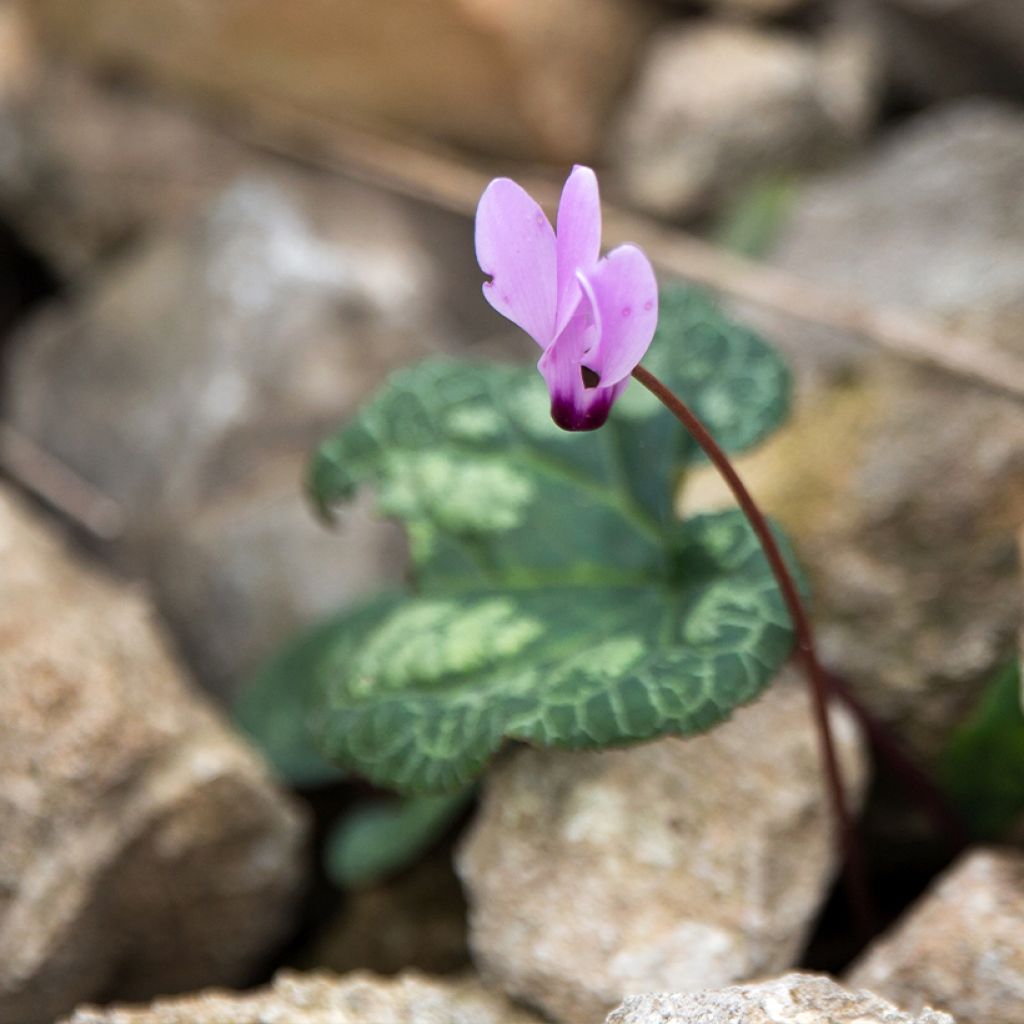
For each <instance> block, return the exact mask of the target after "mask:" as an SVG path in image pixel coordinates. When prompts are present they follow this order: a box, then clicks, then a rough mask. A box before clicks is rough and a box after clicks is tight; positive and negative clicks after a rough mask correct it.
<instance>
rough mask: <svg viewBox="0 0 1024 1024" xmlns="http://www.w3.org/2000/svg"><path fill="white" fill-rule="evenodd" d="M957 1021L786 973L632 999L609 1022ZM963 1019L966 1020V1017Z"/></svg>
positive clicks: (881, 1023)
mask: <svg viewBox="0 0 1024 1024" xmlns="http://www.w3.org/2000/svg"><path fill="white" fill-rule="evenodd" d="M826 1021H827V1022H828V1024H956V1022H955V1021H954V1020H953V1018H952V1017H950V1016H948V1015H947V1014H945V1013H936V1012H934V1011H932V1010H924V1011H922V1012H921V1013H917V1014H911V1013H903V1012H902V1011H901V1010H898V1009H896V1007H895V1006H893V1005H892V1004H891V1003H887V1002H885V1000H883V999H879V998H878V997H877V996H874V995H872V994H871V993H870V992H847V991H846V990H845V989H843V988H842V987H840V986H839V985H837V984H836V983H835V982H834V981H831V980H830V979H828V978H825V977H821V976H817V975H812V974H787V975H785V976H784V977H782V978H776V979H774V980H772V981H763V982H760V983H759V984H757V985H736V986H734V987H732V988H725V989H720V990H719V991H711V992H699V993H695V994H683V995H674V994H673V995H660V994H653V995H642V996H633V997H631V998H630V999H627V1000H626V1001H625V1002H624V1003H623V1004H622V1006H620V1007H619V1009H617V1010H616V1011H615V1012H614V1013H613V1014H612V1015H611V1016H610V1017H609V1018H608V1021H607V1024H782V1022H786V1024H789V1022H792V1024H798V1022H799V1024H819V1022H820V1024H825V1022H826ZM961 1024H963V1022H962V1021H961Z"/></svg>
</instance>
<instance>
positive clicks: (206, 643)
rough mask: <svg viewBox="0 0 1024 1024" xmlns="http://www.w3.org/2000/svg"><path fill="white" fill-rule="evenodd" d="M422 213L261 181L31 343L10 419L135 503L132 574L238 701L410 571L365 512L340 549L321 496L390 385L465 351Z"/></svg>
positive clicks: (338, 192)
mask: <svg viewBox="0 0 1024 1024" xmlns="http://www.w3.org/2000/svg"><path fill="white" fill-rule="evenodd" d="M314 210H315V211H316V214H315V215H316V222H315V223H316V227H315V228H314V227H313V223H314V222H313V216H314V214H313V211H314ZM405 210H406V208H405V207H402V206H399V205H395V204H393V203H391V202H390V201H389V200H387V199H385V198H384V197H382V196H381V195H380V194H378V193H374V192H372V191H370V190H368V189H366V188H362V187H355V186H348V187H344V186H342V184H341V183H339V182H335V181H333V180H329V179H327V180H323V181H311V182H308V183H306V185H305V187H304V188H303V189H298V188H295V187H293V186H292V185H290V184H288V183H287V182H285V183H278V182H275V181H273V180H270V179H267V180H264V179H253V178H243V179H241V180H240V181H238V182H236V183H235V184H234V185H232V186H231V187H230V188H228V189H227V190H226V191H224V192H223V193H221V194H220V195H219V196H218V197H216V199H215V200H214V201H212V202H211V203H210V204H209V205H208V206H207V207H205V208H204V210H203V212H202V215H201V216H199V217H198V218H197V219H196V220H194V221H193V222H191V223H190V226H189V227H188V229H187V230H185V231H183V232H180V233H179V232H168V233H167V234H163V235H160V236H159V237H155V238H154V239H152V240H151V241H149V242H146V243H144V244H141V245H140V246H138V247H136V248H135V249H134V250H132V251H131V252H130V253H129V254H128V255H127V256H126V258H125V259H124V260H123V261H121V262H120V263H119V264H118V265H117V266H116V267H113V268H111V269H110V270H109V272H108V273H107V274H106V275H104V276H103V277H102V278H101V279H100V280H98V281H97V282H96V283H95V284H94V286H93V287H92V288H90V289H87V290H85V291H84V293H83V294H81V295H80V296H79V297H77V298H76V299H74V300H72V301H71V302H70V303H68V304H67V305H66V306H63V307H60V308H51V309H49V310H47V311H46V312H45V313H44V314H42V315H40V316H39V317H38V318H36V319H35V320H34V321H33V322H32V323H31V324H30V325H29V326H28V327H27V328H26V329H25V331H24V332H23V333H22V334H21V335H20V336H19V337H18V338H16V339H15V341H14V343H13V346H12V353H13V354H12V359H11V364H10V371H9V375H8V384H9V391H8V394H9V399H8V401H9V409H10V416H11V419H12V421H13V422H14V423H15V424H16V425H17V426H18V427H19V428H20V429H21V430H22V431H23V432H24V433H25V434H27V435H29V436H30V437H31V438H32V439H34V440H35V441H36V442H37V443H39V444H41V445H42V446H43V447H44V448H45V449H47V450H48V451H50V452H51V453H53V454H54V455H56V456H57V457H58V458H60V459H62V460H64V461H65V462H66V463H67V464H68V465H70V466H71V467H72V468H74V469H75V470H77V471H78V472H79V473H80V474H81V475H82V476H83V477H85V478H86V479H88V480H90V481H91V482H92V483H94V484H95V485H97V486H98V487H99V488H100V489H101V490H104V491H106V492H107V493H108V494H109V495H110V496H112V497H113V498H114V499H115V500H117V501H118V502H120V504H121V505H122V507H123V509H124V511H125V515H126V518H127V521H128V528H127V530H126V532H125V535H124V537H123V538H122V539H121V540H120V542H119V543H118V544H117V545H116V546H115V547H114V549H113V555H114V557H115V558H116V561H117V563H118V565H119V566H120V568H122V569H123V570H124V571H126V572H129V573H132V574H136V575H141V576H143V577H144V578H147V579H150V580H151V581H152V582H153V585H154V587H155V591H156V597H157V600H158V603H159V605H160V606H161V608H162V610H163V611H164V613H165V614H166V615H167V617H168V619H169V620H170V622H171V623H172V624H173V625H174V626H175V627H176V628H177V630H178V632H179V635H180V637H181V639H182V643H183V644H184V646H185V648H186V651H187V652H188V653H189V655H190V656H191V658H192V660H193V662H194V664H195V666H196V668H197V671H198V672H199V674H200V677H201V679H202V681H203V682H204V683H205V684H207V685H209V686H210V687H211V688H212V689H214V690H215V691H217V692H219V693H223V694H226V693H227V692H229V691H230V689H231V687H232V686H233V684H234V682H235V681H236V680H237V679H238V678H239V677H240V676H242V675H244V674H245V673H247V672H248V671H249V670H251V668H252V667H253V665H254V664H255V663H256V662H257V661H259V660H260V659H261V658H262V657H265V656H266V655H267V654H268V653H269V652H270V651H272V650H273V649H274V648H275V647H276V645H277V644H278V643H279V642H281V641H282V640H283V639H284V638H285V637H286V636H288V635H290V634H291V633H292V632H293V630H294V629H295V628H296V627H297V626H298V625H300V624H303V623H306V622H308V621H309V620H310V619H312V618H314V617H317V616H319V615H321V614H325V613H327V612H329V611H331V612H333V611H335V610H336V609H337V608H338V607H340V606H342V605H344V604H345V603H346V602H347V601H350V600H352V599H353V598H354V597H356V596H360V595H362V594H363V593H365V592H366V591H367V590H372V589H376V588H377V587H378V586H380V585H381V583H382V581H394V580H397V579H398V578H400V576H401V574H402V572H403V568H404V564H405V561H404V547H403V543H402V541H401V535H400V533H399V531H398V529H397V528H396V527H395V526H394V525H392V524H387V523H384V522H381V521H378V520H376V519H374V518H373V517H372V516H371V515H370V513H369V507H368V503H363V504H361V505H357V506H356V507H355V508H354V509H352V510H350V511H347V512H346V513H345V514H344V515H343V516H342V517H341V526H340V529H339V530H338V531H337V532H335V533H332V532H330V531H328V530H325V529H324V528H323V526H322V524H320V523H318V522H317V521H316V520H315V518H314V516H313V515H312V514H311V512H310V511H309V509H308V508H307V506H306V503H305V501H304V498H303V496H302V478H303V474H304V469H305V464H306V460H307V458H308V455H309V452H310V451H311V449H312V448H313V446H314V445H315V444H316V443H318V442H319V441H320V440H321V439H322V438H323V437H324V436H325V435H326V434H327V432H328V431H329V430H330V429H333V428H334V427H335V426H336V425H337V424H338V423H340V422H341V421H343V420H344V419H345V417H346V416H348V415H351V413H352V412H353V411H354V409H355V408H356V406H357V405H358V404H360V403H361V402H362V401H363V400H364V399H365V398H366V397H367V396H368V395H369V393H370V392H371V391H372V389H373V388H374V387H375V386H376V385H377V384H379V383H380V382H381V381H382V379H383V378H384V377H385V375H386V374H387V372H388V371H389V370H390V369H392V368H394V367H396V366H398V365H399V364H402V363H405V362H408V361H410V360H413V359H415V358H418V357H421V356H423V355H426V354H428V353H429V352H432V351H436V350H437V349H438V348H441V347H451V344H452V340H451V339H452V333H455V332H452V331H450V330H449V327H448V326H447V325H448V323H449V322H450V321H449V320H448V318H447V317H446V315H445V314H443V313H442V309H441V306H442V293H443V292H444V289H443V288H442V287H441V286H440V285H439V284H438V282H437V279H436V276H435V274H434V272H433V268H432V262H433V256H432V254H431V253H430V252H429V251H428V250H427V249H426V248H425V247H424V246H423V245H421V244H420V243H419V241H418V237H417V234H416V231H415V228H414V226H413V225H412V224H411V223H410V221H409V219H408V216H407V214H406V212H405ZM465 230H466V233H467V236H468V227H466V228H465ZM466 248H467V251H471V245H470V243H469V240H468V237H467V240H466ZM477 280H478V276H475V277H473V278H472V279H471V278H468V277H467V279H466V287H472V289H473V291H474V292H476V291H477V286H476V281H477ZM477 301H479V296H478V295H477ZM85 381H87V382H88V387H84V386H83V382H85Z"/></svg>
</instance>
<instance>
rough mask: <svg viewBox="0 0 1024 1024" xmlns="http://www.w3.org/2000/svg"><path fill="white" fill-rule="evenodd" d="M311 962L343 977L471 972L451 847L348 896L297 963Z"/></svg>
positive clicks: (458, 886)
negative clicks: (362, 972) (352, 974)
mask: <svg viewBox="0 0 1024 1024" xmlns="http://www.w3.org/2000/svg"><path fill="white" fill-rule="evenodd" d="M307 964H308V965H309V966H310V967H313V966H316V967H323V968H327V969H329V970H332V971H337V972H338V973H339V974H344V973H346V972H348V971H353V970H358V969H364V970H370V971H375V972H377V973H378V974H397V973H398V972H399V971H401V970H404V969H406V968H415V969H417V970H420V971H425V972H426V973H428V974H452V973H454V972H456V971H462V970H465V969H467V968H468V967H469V965H470V959H469V948H468V945H467V941H466V901H465V899H464V897H463V895H462V888H461V886H460V885H459V880H458V879H457V878H456V877H455V872H454V871H453V870H452V864H451V851H450V849H448V848H447V847H443V848H442V849H440V850H437V851H434V852H433V853H432V854H431V855H430V856H428V857H427V858H426V859H425V860H422V861H420V862H419V863H418V864H415V865H413V866H412V867H411V868H409V869H407V870H405V871H403V872H402V873H401V874H400V875H398V876H397V877H395V878H392V879H389V880H388V881H386V882H380V883H377V884H376V885H372V886H367V887H365V888H361V889H356V890H354V891H352V892H348V893H346V894H345V901H344V905H343V907H342V909H341V910H340V911H339V912H338V913H337V915H336V916H335V917H334V918H333V919H332V920H331V921H330V922H329V923H328V924H327V925H326V926H325V927H324V929H323V930H322V931H321V932H320V933H319V935H318V936H317V937H316V939H315V940H314V942H313V943H312V944H311V947H310V948H309V950H308V951H305V952H304V953H303V956H302V960H301V964H300V966H301V965H307Z"/></svg>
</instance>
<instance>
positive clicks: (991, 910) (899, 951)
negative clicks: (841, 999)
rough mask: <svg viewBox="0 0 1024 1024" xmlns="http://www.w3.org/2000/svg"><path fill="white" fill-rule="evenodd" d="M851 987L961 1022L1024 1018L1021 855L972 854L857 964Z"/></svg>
mask: <svg viewBox="0 0 1024 1024" xmlns="http://www.w3.org/2000/svg"><path fill="white" fill-rule="evenodd" d="M847 980H848V982H849V984H851V985H856V986H858V987H860V986H863V987H864V988H869V989H871V990H872V991H873V992H878V993H879V994H880V995H882V996H885V998H887V999H892V1000H893V1001H894V1002H897V1003H899V1004H900V1005H901V1006H907V1007H909V1008H911V1009H914V1008H919V1007H922V1006H926V1005H927V1006H935V1007H939V1008H940V1009H943V1010H947V1011H948V1012H950V1013H952V1014H953V1015H954V1016H955V1017H956V1019H957V1020H958V1021H959V1022H960V1024H1019V1022H1020V1021H1022V1020H1024V854H1021V853H1019V852H1016V851H1010V850H1006V851H997V850H986V849H981V850H975V851H974V852H972V853H968V854H966V855H964V856H963V857H962V858H961V859H960V860H959V861H957V862H956V863H955V864H954V865H953V867H951V868H950V869H949V870H948V871H947V872H946V874H944V875H943V876H942V877H941V878H940V879H939V880H938V882H937V883H935V885H933V886H932V888H931V889H930V890H929V891H928V893H926V894H925V895H924V896H923V897H922V898H921V900H920V901H919V902H918V903H917V904H916V905H915V906H914V907H912V908H911V909H910V911H908V913H907V914H906V916H905V917H904V918H903V919H902V921H900V922H898V923H897V924H896V926H895V928H894V929H893V930H892V931H891V932H889V933H888V934H886V935H883V936H882V937H881V938H880V939H877V940H876V941H875V942H874V943H873V944H872V945H871V946H870V947H869V948H868V949H867V951H866V952H865V953H864V954H863V955H862V956H861V958H860V959H859V960H858V961H857V962H856V963H855V964H854V965H853V967H852V968H851V969H850V972H849V974H848V975H847Z"/></svg>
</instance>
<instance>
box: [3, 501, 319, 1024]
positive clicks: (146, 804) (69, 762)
mask: <svg viewBox="0 0 1024 1024" xmlns="http://www.w3.org/2000/svg"><path fill="white" fill-rule="evenodd" d="M0 563H2V565H3V572H2V573H0V1021H3V1022H5V1024H8V1022H9V1024H15V1022H16V1024H36V1022H38V1024H49V1022H50V1021H52V1020H53V1018H54V1017H55V1016H56V1015H57V1014H59V1013H62V1012H67V1011H68V1010H69V1009H71V1008H72V1007H73V1006H74V1005H75V1004H76V1003H78V1002H80V1001H81V1000H83V999H87V998H91V997H96V996H99V995H100V994H101V993H112V992H113V993H118V994H121V995H123V996H125V997H132V996H135V997H145V996H147V995H152V994H154V993H156V992H172V991H180V990H183V989H188V988H192V987H195V986H197V985H202V984H212V983H230V982H234V981H239V980H241V979H242V978H244V977H245V976H246V974H247V972H248V971H249V970H250V969H251V968H252V966H253V965H254V963H255V962H256V961H257V960H258V959H259V958H260V957H262V956H263V955H265V954H266V952H267V950H268V947H269V946H270V945H271V944H272V943H274V942H276V941H278V940H280V938H281V936H282V932H283V929H284V928H286V927H287V925H288V923H289V919H290V916H291V914H292V912H293V910H294V906H295V900H296V897H297V895H298V889H299V886H300V882H301V874H302V872H301V869H300V866H301V853H302V847H303V839H304V832H305V830H304V827H303V822H302V819H301V817H300V816H299V814H298V813H297V811H296V809H295V808H294V807H293V806H292V805H291V804H290V803H289V802H288V801H286V800H285V798H284V797H283V795H282V794H281V793H279V792H278V790H277V789H276V788H275V787H274V786H273V784H272V783H271V782H270V780H269V778H268V776H267V772H266V770H265V768H264V766H263V765H262V763H261V762H260V761H259V759H258V758H257V757H256V756H255V755H254V754H253V753H251V752H250V751H249V750H248V749H247V748H246V747H245V746H244V745H243V744H242V742H241V741H240V740H239V739H237V738H236V737H235V735H234V734H233V733H232V732H231V731H230V730H229V729H228V728H227V727H226V726H225V725H224V724H223V723H222V722H221V721H220V719H219V718H218V717H217V716H216V715H215V714H214V713H213V712H212V711H211V710H210V709H209V708H208V707H207V706H206V705H205V703H204V702H203V701H202V700H201V699H200V698H198V697H197V696H196V695H194V694H193V693H192V692H191V691H190V689H189V686H188V683H187V681H186V679H185V678H184V677H183V675H182V673H181V671H180V669H179V668H178V666H177V665H176V663H175V661H174V659H173V658H172V657H171V655H170V654H169V652H168V650H167V646H166V643H165V642H164V640H163V638H162V637H161V635H160V632H159V630H158V629H157V628H156V626H155V625H154V623H153V621H152V612H151V609H150V607H149V605H148V603H147V602H146V601H145V600H144V598H143V597H142V596H141V595H140V594H138V593H137V592H135V591H134V590H133V589H130V588H128V587H125V586H124V585H123V584H116V583H114V582H112V581H111V580H109V579H107V578H105V577H103V576H101V575H100V574H98V573H97V572H95V571H93V570H91V569H89V568H87V567H86V566H84V565H82V564H81V563H80V562H78V561H77V560H75V559H74V558H72V557H71V556H70V555H69V554H68V553H67V552H66V551H65V550H64V548H63V546H62V545H61V544H60V543H59V542H58V541H57V540H56V539H55V538H54V537H53V536H52V535H51V534H50V533H49V532H47V531H46V530H45V529H44V528H43V527H42V526H41V525H40V524H39V523H37V522H35V521H34V520H33V519H32V517H31V516H30V515H29V514H28V512H27V511H26V510H25V508H24V507H23V506H22V505H21V504H20V502H19V501H18V500H16V499H15V498H14V497H13V496H12V495H11V494H10V493H9V492H6V491H0Z"/></svg>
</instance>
